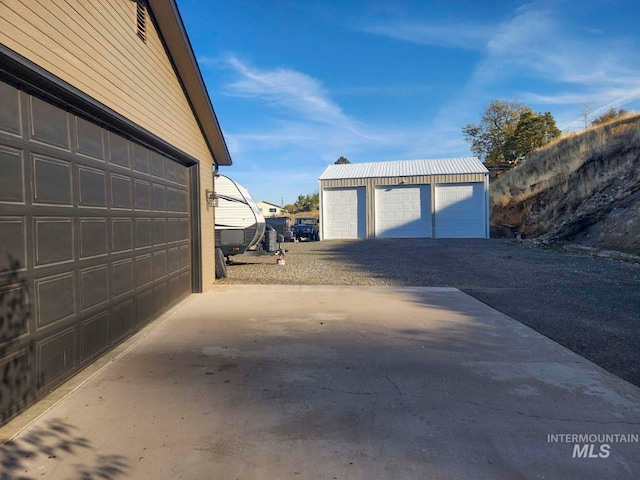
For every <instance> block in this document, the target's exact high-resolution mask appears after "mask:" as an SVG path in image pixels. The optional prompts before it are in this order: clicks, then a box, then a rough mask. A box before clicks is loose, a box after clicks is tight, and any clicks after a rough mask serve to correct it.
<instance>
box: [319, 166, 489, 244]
mask: <svg viewBox="0 0 640 480" xmlns="http://www.w3.org/2000/svg"><path fill="white" fill-rule="evenodd" d="M355 192H358V194H357V201H356V200H355V199H356V195H355ZM320 200H321V201H320V220H321V221H320V225H321V236H322V238H323V239H331V238H489V177H488V170H487V169H486V168H485V166H484V165H483V164H482V162H480V160H479V159H478V158H476V157H471V158H446V159H433V160H403V161H394V162H376V163H359V164H337V165H330V166H329V167H327V169H326V170H325V171H324V173H323V174H322V175H321V177H320ZM354 205H357V212H358V213H357V215H356V214H355V213H354V212H355V211H356V210H355V207H354ZM356 219H357V220H356ZM355 226H357V231H358V234H357V235H353V231H354V228H355Z"/></svg>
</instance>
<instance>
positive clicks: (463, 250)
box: [316, 239, 640, 386]
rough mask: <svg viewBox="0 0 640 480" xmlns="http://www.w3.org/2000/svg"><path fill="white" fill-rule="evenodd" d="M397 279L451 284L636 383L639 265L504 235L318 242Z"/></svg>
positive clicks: (377, 274) (639, 369)
mask: <svg viewBox="0 0 640 480" xmlns="http://www.w3.org/2000/svg"><path fill="white" fill-rule="evenodd" d="M317 250H318V252H316V254H322V255H325V252H328V253H329V254H330V255H332V256H333V259H334V260H335V261H336V262H340V263H345V264H348V265H350V266H351V267H353V268H354V269H356V270H365V271H366V272H368V274H370V275H371V276H373V277H374V278H378V279H384V280H385V281H388V282H389V283H391V284H393V285H401V286H425V287H433V286H445V287H455V288H458V289H460V290H462V291H464V292H466V293H468V294H470V295H472V296H473V297H475V298H477V299H478V300H480V301H482V302H484V303H486V304H487V305H490V306H491V307H493V308H495V309H497V310H499V311H501V312H503V313H505V314H507V315H509V316H510V317H512V318H514V319H516V320H518V321H520V322H522V323H524V324H525V325H528V326H530V327H532V328H533V329H535V330H536V331H538V332H540V333H542V334H543V335H545V336H547V337H549V338H551V339H553V340H554V341H556V342H558V343H560V344H561V345H563V346H565V347H567V348H569V349H571V350H573V351H574V352H576V353H578V354H580V355H582V356H584V357H585V358H587V359H589V360H591V361H593V362H595V363H596V364H598V365H600V366H601V367H603V368H605V369H606V370H608V371H609V372H611V373H614V374H615V375H618V376H620V377H621V378H623V379H625V380H627V381H629V382H631V383H633V384H635V385H637V386H640V349H639V348H638V345H640V266H638V265H634V264H629V263H623V262H616V261H612V260H608V259H602V258H593V257H589V256H584V255H576V254H568V253H563V252H558V251H554V250H545V249H540V248H526V247H523V246H521V245H519V244H517V243H514V242H512V241H506V240H468V239H443V240H423V239H393V240H381V239H378V240H363V241H357V242H323V244H322V245H320V246H318V247H317Z"/></svg>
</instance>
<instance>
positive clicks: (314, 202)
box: [292, 192, 320, 213]
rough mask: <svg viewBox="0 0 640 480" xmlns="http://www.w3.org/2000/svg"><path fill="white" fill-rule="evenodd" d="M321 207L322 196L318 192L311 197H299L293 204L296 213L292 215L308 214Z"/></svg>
mask: <svg viewBox="0 0 640 480" xmlns="http://www.w3.org/2000/svg"><path fill="white" fill-rule="evenodd" d="M319 205H320V195H319V194H318V192H315V193H312V194H311V195H298V199H297V200H296V202H295V203H294V204H293V206H294V207H295V211H294V212H292V213H300V212H308V211H310V210H317V209H318V207H319Z"/></svg>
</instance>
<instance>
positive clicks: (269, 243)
mask: <svg viewBox="0 0 640 480" xmlns="http://www.w3.org/2000/svg"><path fill="white" fill-rule="evenodd" d="M262 248H263V249H264V251H265V252H269V253H272V252H275V251H276V250H277V249H278V232H276V230H275V229H274V228H273V227H272V226H271V225H267V229H266V230H265V231H264V240H263V243H262Z"/></svg>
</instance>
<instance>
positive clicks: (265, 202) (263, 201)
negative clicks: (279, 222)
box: [258, 200, 282, 208]
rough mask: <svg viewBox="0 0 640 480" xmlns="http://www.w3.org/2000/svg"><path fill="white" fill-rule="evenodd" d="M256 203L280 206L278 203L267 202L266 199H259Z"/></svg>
mask: <svg viewBox="0 0 640 480" xmlns="http://www.w3.org/2000/svg"><path fill="white" fill-rule="evenodd" d="M258 203H264V204H265V205H271V206H272V207H278V208H282V207H281V206H280V205H276V204H275V203H271V202H267V201H266V200H260V201H259V202H258Z"/></svg>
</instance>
